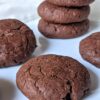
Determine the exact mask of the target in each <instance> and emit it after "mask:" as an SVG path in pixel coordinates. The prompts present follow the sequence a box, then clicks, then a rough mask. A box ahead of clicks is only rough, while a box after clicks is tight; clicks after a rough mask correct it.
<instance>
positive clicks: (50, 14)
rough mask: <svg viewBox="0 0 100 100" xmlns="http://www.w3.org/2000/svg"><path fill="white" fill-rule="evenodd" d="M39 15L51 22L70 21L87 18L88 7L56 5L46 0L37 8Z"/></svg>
mask: <svg viewBox="0 0 100 100" xmlns="http://www.w3.org/2000/svg"><path fill="white" fill-rule="evenodd" d="M38 12H39V15H40V16H41V17H42V18H43V19H45V20H46V21H49V22H53V23H60V24H61V23H63V24H64V23H72V22H80V21H83V20H85V19H87V17H88V15H89V13H90V7H89V6H85V7H70V8H68V7H58V6H55V5H52V4H50V3H48V2H46V1H44V2H43V3H42V4H40V6H39V8H38Z"/></svg>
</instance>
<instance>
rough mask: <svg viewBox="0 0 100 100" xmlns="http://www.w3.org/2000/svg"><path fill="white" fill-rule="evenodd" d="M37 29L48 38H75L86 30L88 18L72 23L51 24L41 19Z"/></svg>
mask: <svg viewBox="0 0 100 100" xmlns="http://www.w3.org/2000/svg"><path fill="white" fill-rule="evenodd" d="M38 29H39V31H40V32H41V33H42V34H43V35H44V36H45V37H48V38H56V39H57V38H58V39H68V38H75V37H78V36H80V35H83V34H85V33H86V32H87V31H88V29H89V20H85V21H82V22H78V23H73V24H52V23H49V22H46V21H44V20H42V19H41V20H40V21H39V25H38Z"/></svg>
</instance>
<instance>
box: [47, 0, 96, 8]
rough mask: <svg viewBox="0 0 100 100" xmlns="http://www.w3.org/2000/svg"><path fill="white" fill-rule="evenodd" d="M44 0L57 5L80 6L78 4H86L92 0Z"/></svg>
mask: <svg viewBox="0 0 100 100" xmlns="http://www.w3.org/2000/svg"><path fill="white" fill-rule="evenodd" d="M46 1H48V2H50V3H52V4H55V5H58V6H66V7H75V6H76V7H80V6H87V5H89V4H90V3H92V2H93V1H94V0H46Z"/></svg>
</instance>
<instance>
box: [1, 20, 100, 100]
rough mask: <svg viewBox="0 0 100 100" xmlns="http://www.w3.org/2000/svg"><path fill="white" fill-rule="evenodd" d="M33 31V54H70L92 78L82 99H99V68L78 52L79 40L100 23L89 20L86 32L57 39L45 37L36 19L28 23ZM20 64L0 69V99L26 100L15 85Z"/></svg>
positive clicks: (99, 29)
mask: <svg viewBox="0 0 100 100" xmlns="http://www.w3.org/2000/svg"><path fill="white" fill-rule="evenodd" d="M28 25H29V26H30V28H31V29H32V30H33V31H34V33H35V35H36V38H37V42H38V48H37V49H36V50H35V53H34V55H35V56H39V55H43V54H58V55H64V56H71V57H73V58H75V59H77V60H78V61H80V62H81V63H82V64H83V65H85V66H86V67H87V69H88V70H89V72H90V75H91V79H92V86H91V88H92V90H91V94H90V95H88V96H87V97H85V98H84V99H83V100H100V69H98V68H96V67H95V66H93V65H92V64H90V63H88V62H86V61H84V60H83V59H82V58H81V56H80V54H79V42H80V41H81V40H82V39H83V38H85V37H87V36H88V35H90V34H91V33H93V32H96V31H100V23H97V22H91V28H90V30H89V32H88V33H87V34H85V35H84V36H81V37H79V38H75V39H69V40H57V39H47V38H45V37H44V36H42V35H41V34H40V32H39V31H38V29H37V25H38V20H35V21H34V22H30V23H28ZM19 68H20V66H15V67H11V68H4V69H0V100H28V99H27V98H26V97H25V96H24V95H23V94H22V93H21V92H20V91H19V90H18V88H17V86H16V72H17V71H18V69H19Z"/></svg>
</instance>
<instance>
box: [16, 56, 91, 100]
mask: <svg viewBox="0 0 100 100" xmlns="http://www.w3.org/2000/svg"><path fill="white" fill-rule="evenodd" d="M16 82H17V86H18V88H19V89H20V90H21V91H22V92H23V93H24V94H25V95H26V96H27V97H28V98H29V100H81V99H82V97H83V96H85V95H86V94H87V93H88V92H89V89H90V75H89V72H88V71H87V69H86V68H85V67H84V66H83V65H81V64H80V63H79V62H78V61H76V60H74V59H73V58H70V57H65V56H58V55H42V56H39V57H35V58H32V59H31V60H29V61H28V62H27V63H25V64H24V65H23V66H22V67H21V69H20V70H19V71H18V73H17V79H16Z"/></svg>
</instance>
